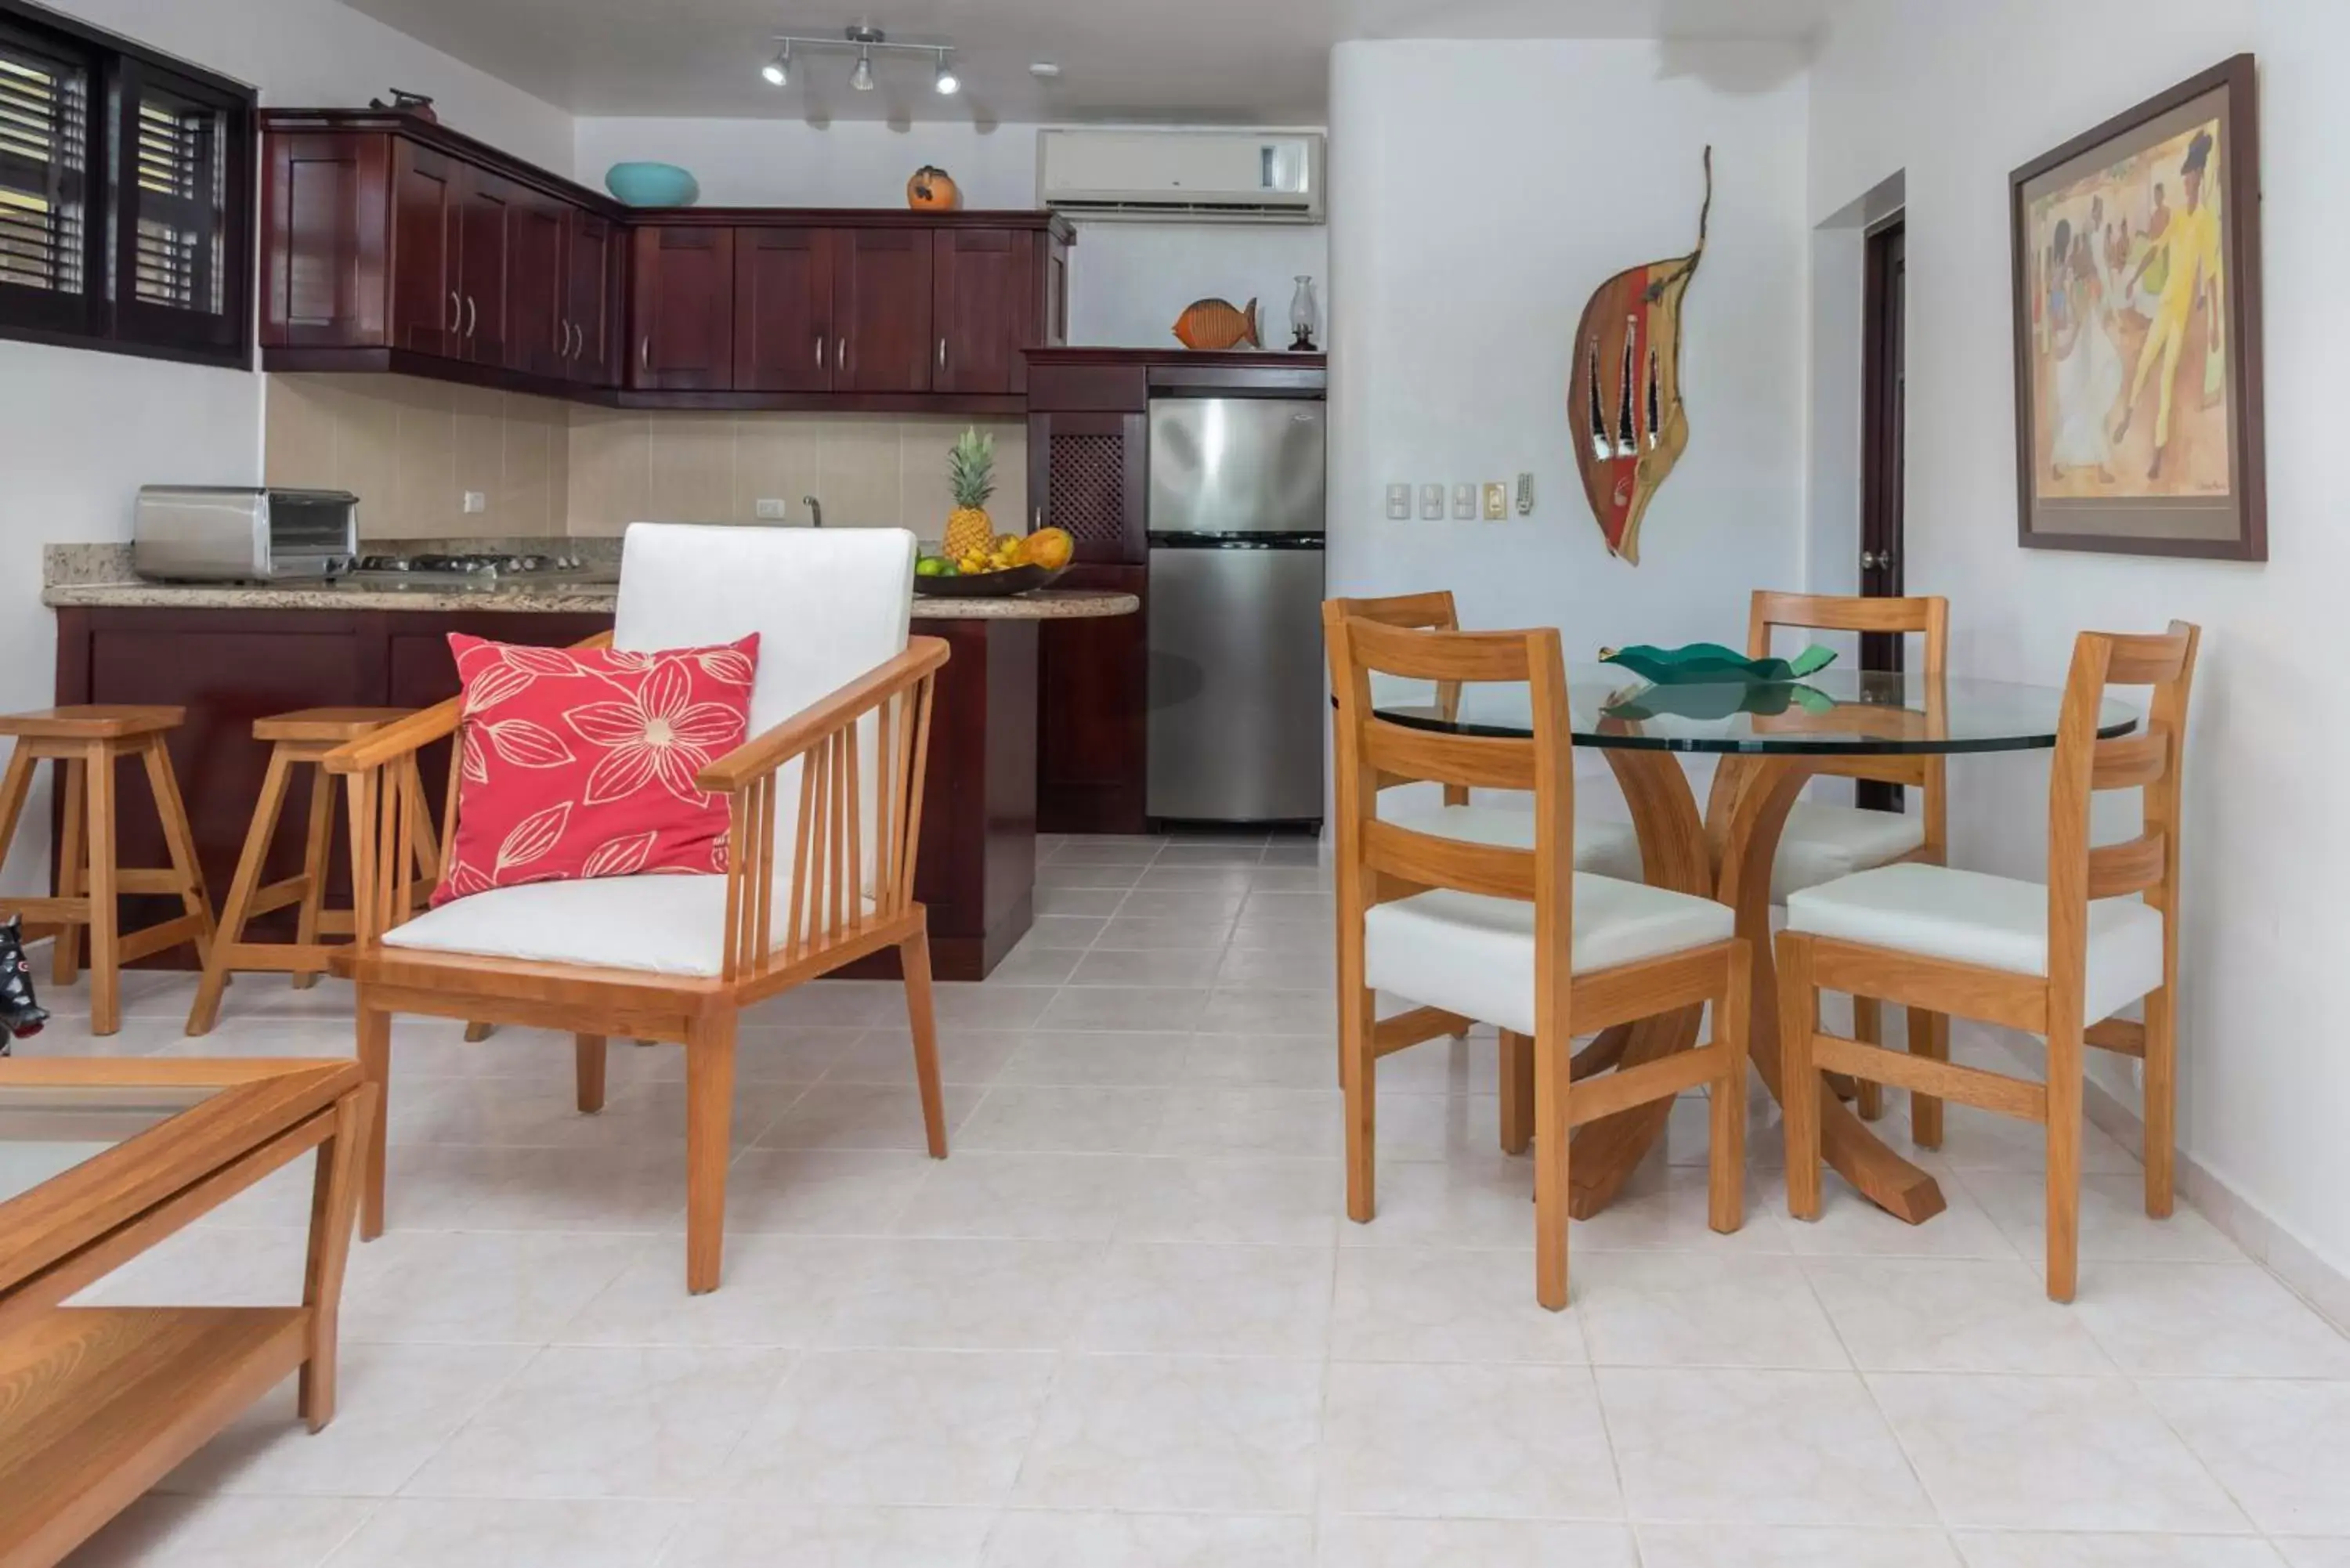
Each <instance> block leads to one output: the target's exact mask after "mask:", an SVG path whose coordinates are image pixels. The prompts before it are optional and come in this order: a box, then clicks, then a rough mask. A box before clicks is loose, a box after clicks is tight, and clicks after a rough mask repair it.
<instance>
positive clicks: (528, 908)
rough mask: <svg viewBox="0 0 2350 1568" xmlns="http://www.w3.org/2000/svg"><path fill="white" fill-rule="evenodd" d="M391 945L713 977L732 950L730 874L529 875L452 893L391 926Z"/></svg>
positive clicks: (388, 941) (387, 940)
mask: <svg viewBox="0 0 2350 1568" xmlns="http://www.w3.org/2000/svg"><path fill="white" fill-rule="evenodd" d="M383 941H384V946H386V947H392V948H417V949H421V950H427V951H431V952H447V953H479V954H481V955H483V956H484V957H487V958H511V959H529V960H533V961H537V962H542V963H574V964H592V965H596V966H598V967H601V968H610V969H637V970H650V971H653V972H654V973H657V974H682V975H695V976H701V977H705V978H715V977H716V976H717V975H718V974H719V972H720V971H721V966H722V964H723V960H724V957H725V950H726V878H725V877H591V878H589V879H588V880H587V881H584V882H525V883H524V884H523V885H522V886H521V887H519V888H493V889H492V890H490V891H489V892H486V893H474V894H473V895H471V896H469V897H467V898H452V899H451V900H450V901H449V902H448V903H445V904H443V905H442V906H441V907H440V908H439V909H428V910H426V911H425V912H424V913H423V914H421V915H419V916H417V917H416V918H415V919H412V920H410V921H409V922H407V923H406V924H405V925H399V926H394V927H393V928H392V929H390V930H389V931H386V932H385V933H384V938H383Z"/></svg>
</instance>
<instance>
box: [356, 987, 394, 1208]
mask: <svg viewBox="0 0 2350 1568" xmlns="http://www.w3.org/2000/svg"><path fill="white" fill-rule="evenodd" d="M359 1071H361V1072H363V1073H365V1074H366V1075H367V1076H368V1081H369V1083H371V1084H373V1085H375V1104H374V1105H373V1106H371V1107H370V1108H369V1111H370V1115H371V1116H372V1117H373V1120H374V1122H375V1126H374V1127H372V1128H371V1129H369V1133H368V1138H367V1169H366V1177H365V1179H364V1181H363V1182H362V1183H361V1185H360V1188H359V1240H360V1241H374V1240H375V1239H376V1238H377V1237H378V1236H380V1235H382V1234H383V1167H384V1143H385V1138H386V1134H387V1130H388V1127H389V1124H390V1105H391V1014H390V1013H389V1012H384V1011H382V1010H381V1009H380V1008H378V1007H375V1006H372V1005H370V1002H369V996H368V992H367V987H365V986H361V987H360V988H359Z"/></svg>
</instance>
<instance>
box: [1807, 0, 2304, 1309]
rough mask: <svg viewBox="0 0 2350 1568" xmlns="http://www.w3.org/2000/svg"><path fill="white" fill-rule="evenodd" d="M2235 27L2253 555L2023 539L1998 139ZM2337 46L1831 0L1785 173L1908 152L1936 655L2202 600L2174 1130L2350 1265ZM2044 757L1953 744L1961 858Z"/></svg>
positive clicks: (2026, 798)
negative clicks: (2192, 555) (2248, 291)
mask: <svg viewBox="0 0 2350 1568" xmlns="http://www.w3.org/2000/svg"><path fill="white" fill-rule="evenodd" d="M2241 49H2251V50H2254V51H2256V52H2257V53H2258V54H2259V56H2260V57H2261V92H2262V111H2261V121H2262V124H2261V138H2262V152H2263V163H2264V171H2263V183H2264V188H2265V197H2266V199H2265V202H2264V205H2263V212H2262V223H2263V224H2264V225H2265V236H2264V239H2265V246H2266V251H2267V258H2266V265H2265V267H2264V269H2263V272H2264V276H2263V286H2264V291H2265V295H2266V307H2267V331H2266V334H2265V344H2266V352H2267V410H2268V442H2267V445H2268V465H2269V535H2270V540H2271V546H2270V547H2271V556H2272V558H2271V560H2270V562H2269V564H2268V565H2266V566H2244V565H2234V564H2221V563H2197V562H2181V561H2170V560H2160V559H2154V558H2133V557H2129V556H2091V555H2070V554H2064V553H2059V552H2054V551H2034V550H2022V549H2019V548H2018V547H2017V545H2016V543H2015V468H2014V444H2013V443H2014V439H2015V426H2014V423H2013V409H2014V401H2013V399H2014V392H2013V385H2012V383H2013V372H2012V364H2011V360H2010V357H2009V356H2010V352H2011V350H2010V347H2009V344H2010V337H2009V324H2010V320H2011V315H2010V312H2011V304H2010V299H2009V289H2010V283H2009V253H2008V226H2007V214H2006V202H2007V194H2008V186H2007V174H2008V171H2010V170H2011V169H2012V168H2014V167H2016V166H2017V165H2019V164H2021V163H2022V162H2024V161H2026V160H2027V159H2030V158H2033V157H2034V156H2036V155H2037V154H2039V153H2041V152H2042V151H2045V150H2047V149H2048V148H2051V147H2054V146H2055V145H2057V144H2058V143H2060V142H2063V141H2064V140H2068V139H2069V138H2071V137H2073V136H2074V135H2075V134H2077V133H2079V132H2080V131H2082V130H2086V129H2088V128H2089V127H2091V126H2093V125H2095V124H2097V123H2098V122H2099V121H2101V120H2103V119H2106V117H2107V116H2109V115H2112V114H2116V113H2118V112H2120V111H2121V110H2123V109H2126V108H2128V107H2129V106H2130V105H2132V104H2134V103H2136V102H2137V101H2139V100H2140V99H2144V98H2147V97H2149V96H2151V95H2152V94H2154V93H2156V92H2158V91H2160V90H2162V89H2163V88H2168V87H2169V86H2171V85H2172V84H2173V83H2175V82H2177V81H2178V80H2180V79H2181V78H2185V77H2187V76H2189V75H2190V74H2192V73H2194V72H2196V71H2198V70H2200V69H2202V68H2204V67H2209V66H2210V65H2213V64H2216V63H2217V62H2218V61H2219V60H2220V59H2222V58H2223V57H2227V56H2228V55H2230V54H2232V53H2234V52H2236V51H2238V50H2241ZM2345 67H2350V7H2344V6H2339V5H2325V4H2318V3H2315V0H2067V3H2066V4H2064V5H2062V6H2056V5H2050V4H2048V3H2047V0H1970V4H1968V5H1950V4H1948V3H1947V0H1882V3H1880V4H1877V5H1870V6H1858V7H1853V8H1850V9H1849V10H1848V11H1847V12H1846V14H1845V16H1844V18H1843V19H1842V20H1841V21H1840V22H1839V23H1838V25H1837V26H1836V27H1835V30H1834V32H1833V34H1832V36H1831V37H1830V39H1829V40H1828V42H1827V45H1826V47H1825V50H1824V52H1823V55H1822V57H1821V58H1820V60H1819V62H1818V65H1817V67H1816V75H1815V79H1814V88H1813V111H1812V137H1811V147H1812V158H1811V191H1810V201H1811V206H1812V211H1813V213H1814V214H1815V215H1817V214H1824V213H1827V212H1829V211H1832V210H1834V209H1835V208H1836V207H1838V206H1840V205H1841V204H1843V203H1844V202H1847V201H1849V200H1851V199H1852V198H1853V197H1854V196H1856V195H1857V194H1858V193H1859V192H1862V191H1864V190H1866V188H1868V187H1869V186H1871V185H1873V184H1875V183H1876V182H1877V181H1878V180H1880V179H1881V178H1883V177H1885V176H1886V175H1887V174H1889V173H1891V172H1893V171H1897V170H1901V169H1904V168H1906V170H1907V185H1908V281H1909V305H1908V316H1909V327H1908V330H1909V337H1908V397H1909V414H1908V431H1909V437H1908V440H1909V446H1908V572H1909V576H1908V580H1909V582H1910V584H1911V585H1912V586H1913V587H1914V588H1915V589H1917V590H1918V591H1923V592H1931V593H1939V594H1947V595H1948V596H1950V601H1951V608H1952V612H1953V613H1952V643H1953V648H1952V657H1953V662H1954V664H1955V667H1956V669H1957V670H1960V671H1961V672H1963V673H1968V674H1974V675H1983V676H1993V677H2003V678H2011V679H2016V680H2034V681H2043V682H2052V681H2056V680H2061V679H2062V678H2063V676H2064V667H2065V660H2066V659H2067V657H2068V655H2069V652H2070V649H2071V642H2072V638H2073V634H2074V632H2075V631H2076V630H2079V629H2082V628H2107V629H2131V630H2136V629H2144V628H2158V627H2159V626H2160V625H2161V624H2162V623H2163V622H2164V621H2165V620H2167V619H2168V618H2171V617H2174V616H2176V617H2181V618H2188V619H2192V620H2195V621H2199V622H2200V623H2201V624H2202V625H2203V627H2204V628H2205V636H2204V643H2203V658H2202V664H2201V668H2200V670H2199V673H2198V676H2197V680H2196V696H2195V715H2194V720H2193V725H2192V734H2191V739H2190V742H2189V748H2188V770H2187V776H2188V794H2189V803H2188V822H2187V827H2186V833H2185V838H2186V846H2185V847H2186V873H2185V876H2186V895H2185V904H2186V913H2185V918H2184V922H2183V926H2184V933H2183V934H2184V948H2183V953H2182V969H2183V980H2182V993H2183V994H2182V1004H2183V1008H2184V1013H2183V1049H2184V1052H2185V1062H2186V1065H2185V1072H2184V1085H2183V1088H2182V1091H2181V1099H2182V1118H2181V1126H2182V1128H2183V1137H2184V1141H2185V1146H2186V1148H2187V1151H2188V1153H2189V1155H2190V1156H2191V1157H2192V1158H2195V1159H2196V1160H2198V1161H2199V1162H2201V1164H2202V1165H2203V1166H2204V1167H2205V1168H2207V1169H2209V1170H2210V1172H2211V1173H2212V1174H2213V1175H2215V1176H2217V1177H2218V1178H2219V1179H2220V1180H2222V1181H2224V1182H2225V1183H2227V1184H2228V1185H2229V1186H2230V1188H2232V1189H2234V1191H2235V1192H2236V1193H2237V1194H2238V1195H2239V1196H2241V1197H2242V1198H2243V1199H2247V1200H2249V1201H2250V1202H2251V1203H2252V1204H2254V1205H2256V1206H2258V1207H2259V1208H2261V1209H2262V1210H2265V1211H2266V1213H2267V1216H2268V1217H2269V1218H2270V1219H2271V1220H2274V1221H2275V1222H2277V1223H2278V1224H2280V1225H2282V1227H2284V1228H2285V1229H2286V1230H2287V1231H2290V1232H2292V1233H2293V1235H2294V1236H2295V1237H2296V1238H2297V1239H2298V1240H2299V1241H2301V1242H2302V1243H2303V1245H2305V1246H2307V1247H2309V1248H2312V1249H2314V1251H2316V1252H2317V1253H2318V1254H2319V1256H2320V1257H2321V1258H2323V1259H2324V1260H2326V1261H2327V1262H2330V1263H2331V1265H2332V1267H2333V1268H2334V1270H2336V1271H2344V1270H2350V1206H2345V1204H2344V1202H2343V1200H2342V1199H2343V1195H2344V1194H2345V1193H2350V1140H2345V1138H2344V1137H2342V1130H2341V1129H2342V1126H2343V1120H2344V1116H2345V1112H2346V1111H2350V1051H2345V1050H2344V1049H2343V1046H2342V1043H2341V1039H2340V1022H2339V1021H2340V1015H2341V1007H2340V988H2341V983H2342V978H2341V971H2342V954H2343V953H2344V952H2345V950H2350V905H2345V903H2344V901H2343V898H2342V892H2341V889H2342V885H2343V867H2344V866H2345V863H2350V817H2345V814H2344V813H2343V811H2342V809H2341V802H2340V798H2339V797H2340V787H2341V786H2340V778H2341V764H2340V762H2339V753H2340V752H2341V749H2342V740H2341V737H2342V736H2343V735H2345V733H2350V688H2345V687H2343V686H2341V685H2340V683H2339V682H2335V681H2332V680H2330V678H2329V677H2328V676H2326V675H2325V674H2324V659H2326V657H2327V656H2328V653H2329V650H2331V649H2334V648H2336V647H2338V646H2339V644H2340V641H2341V636H2342V613H2341V586H2342V584H2343V582H2344V581H2345V575H2350V532H2345V529H2344V528H2343V526H2342V522H2341V511H2342V506H2341V496H2342V489H2341V484H2340V481H2339V468H2338V456H2337V454H2338V452H2339V451H2340V448H2341V444H2342V438H2341V432H2340V430H2339V428H2338V426H2339V422H2340V410H2341V407H2342V397H2341V391H2340V384H2339V362H2340V346H2341V345H2342V344H2343V343H2344V342H2345V341H2350V296H2345V293H2344V291H2343V288H2342V286H2341V277H2340V267H2341V258H2342V257H2343V255H2344V254H2350V214H2345V208H2344V206H2343V203H2342V201H2341V199H2340V196H2341V193H2340V184H2341V181H2340V171H2341V169H2342V168H2343V167H2344V164H2345V161H2350V99H2345V97H2344V95H2343V92H2342V86H2341V84H2342V81H2343V79H2344V74H2345ZM2046 777H2047V774H2046V768H2045V766H2044V764H2043V763H2032V762H2028V761H2026V760H2023V759H2017V758H2006V759H2000V758H1991V759H1971V760H1969V761H1967V762H1965V763H1961V764H1959V765H1954V766H1953V768H1952V770H1951V783H1952V785H1953V802H1952V809H1951V825H1952V831H1953V836H1954V845H1953V848H1954V853H1955V856H1956V858H1957V859H1958V860H1959V862H1960V863H1961V864H1965V865H1970V866H1977V867H1984V868H1986V869H1994V870H2004V871H2011V872H2015V873H2019V874H2031V873H2035V872H2036V871H2037V870H2038V869H2039V868H2040V867H2041V865H2042V863H2043V858H2044V845H2043V842H2042V839H2041V835H2040V828H2039V825H2040V824H2041V823H2042V822H2043V820H2044V814H2045V809H2046V808H2045V799H2046V797H2045V794H2044V791H2045V787H2046ZM2108 1081H2109V1082H2115V1083H2117V1084H2118V1085H2122V1086H2123V1087H2124V1088H2125V1090H2126V1084H2127V1079H2126V1075H2109V1079H2108Z"/></svg>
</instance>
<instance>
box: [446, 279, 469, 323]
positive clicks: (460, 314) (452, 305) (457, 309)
mask: <svg viewBox="0 0 2350 1568" xmlns="http://www.w3.org/2000/svg"><path fill="white" fill-rule="evenodd" d="M464 320H465V302H464V301H463V300H462V299H460V298H458V297H457V291H456V290H455V289H453V288H452V289H451V290H450V291H449V327H448V329H449V330H450V331H452V332H454V331H456V330H457V328H458V327H461V326H463V324H464Z"/></svg>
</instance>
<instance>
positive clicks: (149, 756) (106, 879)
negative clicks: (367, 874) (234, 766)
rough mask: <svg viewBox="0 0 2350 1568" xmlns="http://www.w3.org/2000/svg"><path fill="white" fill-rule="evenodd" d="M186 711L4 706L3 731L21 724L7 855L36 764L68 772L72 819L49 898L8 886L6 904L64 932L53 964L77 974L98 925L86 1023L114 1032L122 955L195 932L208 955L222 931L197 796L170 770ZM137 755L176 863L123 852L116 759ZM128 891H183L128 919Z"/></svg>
mask: <svg viewBox="0 0 2350 1568" xmlns="http://www.w3.org/2000/svg"><path fill="white" fill-rule="evenodd" d="M185 716H186V711H185V710H183V709H180V708H172V707H164V706H160V705H159V706H113V705H104V704H100V705H97V706H85V707H73V708H47V709H43V710H42V711H39V712H36V713H10V714H6V715H0V735H13V736H15V737H16V750H15V751H14V752H13V753H10V755H9V758H8V771H7V773H6V774H5V775H0V856H5V854H6V853H7V848H8V845H9V843H10V842H11V841H12V840H13V839H14V838H15V837H16V822H17V819H18V818H19V817H20V816H21V815H23V814H24V809H25V797H26V794H28V793H29V792H30V791H31V789H32V787H33V768H34V766H35V764H36V763H40V762H43V761H54V762H55V763H57V771H58V773H59V774H60V775H61V781H60V784H59V794H62V795H63V797H64V801H63V805H64V808H65V810H64V815H65V831H64V834H63V836H61V837H60V839H59V841H58V844H57V893H56V895H55V896H54V897H52V898H6V897H0V915H5V914H6V913H8V912H15V913H19V914H22V915H23V916H24V917H25V920H26V924H27V925H28V926H30V927H34V928H36V929H38V928H42V927H46V928H47V929H51V930H54V931H55V932H56V933H57V957H56V974H57V983H58V984H59V985H71V984H72V983H73V982H74V981H75V980H76V979H77V978H78V977H79V975H80V973H81V933H82V929H83V928H84V927H87V928H88V930H89V1032H90V1033H92V1034H112V1033H115V1032H116V1031H117V1030H119V1029H120V1028H121V1027H122V991H121V967H122V966H123V965H124V964H127V963H130V962H131V961H133V960H136V959H142V958H145V957H146V956H147V955H148V954H150V953H159V952H161V951H163V950H165V949H167V948H172V947H177V946H178V945H179V944H180V943H182V942H192V943H194V944H195V949H196V957H197V959H198V960H199V961H209V960H210V958H211V953H212V940H213V907H212V900H211V899H210V898H207V897H206V896H205V893H204V874H203V869H202V867H199V866H198V865H197V864H196V842H195V836H194V835H193V833H192V832H191V831H190V829H189V827H188V808H187V805H186V803H185V802H183V801H182V799H181V798H180V783H179V779H178V777H177V775H176V774H173V773H172V754H171V753H169V752H168V751H166V750H164V747H163V737H164V735H165V734H167V733H169V732H171V731H172V730H176V729H178V728H179V727H180V722H181V720H182V719H183V718H184V717H185ZM130 757H135V758H137V759H138V760H139V762H140V764H141V765H142V766H144V767H145V768H146V770H147V787H148V791H149V793H150V794H152V795H153V796H154V799H155V811H156V815H158V816H159V817H160V818H161V822H162V827H163V846H164V849H165V851H166V852H167V853H168V854H169V855H170V857H171V860H172V864H171V865H170V867H165V868H160V869H153V870H150V869H145V868H131V867H121V866H118V865H116V864H115V855H116V850H115V827H116V822H115V793H114V770H115V764H116V763H120V762H121V761H123V760H124V759H125V758H130ZM124 893H171V894H176V895H178V897H179V899H180V906H181V909H182V911H183V913H182V914H180V915H177V916H175V917H173V918H172V919H167V920H162V921H160V922H158V923H157V924H155V925H151V926H149V927H147V928H146V929H144V930H138V931H125V930H123V929H121V925H120V910H119V909H117V907H116V904H115V899H116V898H117V897H118V896H119V895H120V894H124Z"/></svg>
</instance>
